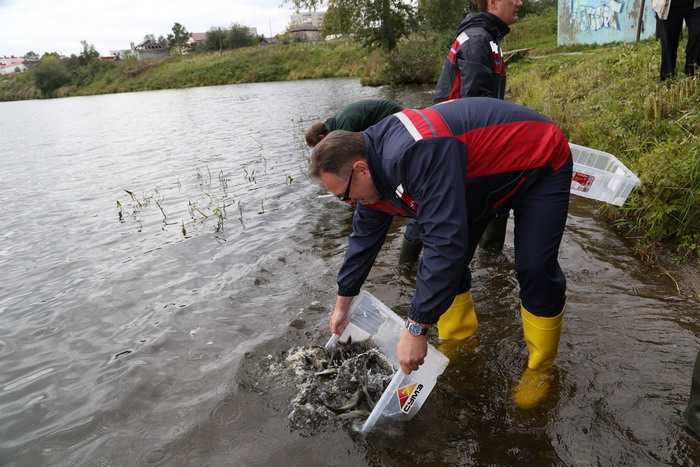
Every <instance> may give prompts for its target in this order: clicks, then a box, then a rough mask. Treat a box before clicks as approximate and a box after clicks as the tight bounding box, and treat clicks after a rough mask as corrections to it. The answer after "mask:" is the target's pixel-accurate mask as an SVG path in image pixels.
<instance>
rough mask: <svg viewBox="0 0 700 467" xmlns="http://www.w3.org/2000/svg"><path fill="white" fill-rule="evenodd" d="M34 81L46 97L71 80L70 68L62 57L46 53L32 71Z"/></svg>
mask: <svg viewBox="0 0 700 467" xmlns="http://www.w3.org/2000/svg"><path fill="white" fill-rule="evenodd" d="M32 77H33V78H34V83H35V84H36V87H37V88H39V90H40V91H41V93H42V94H43V95H44V97H49V96H51V95H53V93H54V92H55V91H56V90H57V89H58V88H60V87H61V86H63V85H65V84H68V83H69V82H70V73H69V72H68V68H67V67H66V65H65V64H64V63H63V62H62V61H61V59H60V58H58V57H56V56H55V55H51V54H44V58H42V59H41V63H39V65H38V66H37V67H36V68H34V71H33V72H32Z"/></svg>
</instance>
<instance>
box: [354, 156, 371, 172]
mask: <svg viewBox="0 0 700 467" xmlns="http://www.w3.org/2000/svg"><path fill="white" fill-rule="evenodd" d="M353 167H354V168H356V169H360V171H361V172H363V173H369V164H368V163H367V161H366V160H364V159H359V160H356V161H355V163H354V164H353Z"/></svg>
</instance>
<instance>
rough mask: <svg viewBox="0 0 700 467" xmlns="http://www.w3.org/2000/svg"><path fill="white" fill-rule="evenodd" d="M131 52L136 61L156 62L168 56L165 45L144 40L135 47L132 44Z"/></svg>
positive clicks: (168, 52) (168, 51) (167, 49)
mask: <svg viewBox="0 0 700 467" xmlns="http://www.w3.org/2000/svg"><path fill="white" fill-rule="evenodd" d="M131 51H132V53H133V55H134V56H135V57H136V59H137V60H158V59H160V58H167V57H168V56H169V55H170V50H169V48H168V45H167V44H163V43H158V42H157V41H152V40H145V41H143V42H141V43H140V44H139V45H136V46H135V45H134V43H133V42H132V43H131Z"/></svg>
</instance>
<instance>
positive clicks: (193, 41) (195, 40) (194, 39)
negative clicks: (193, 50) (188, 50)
mask: <svg viewBox="0 0 700 467" xmlns="http://www.w3.org/2000/svg"><path fill="white" fill-rule="evenodd" d="M206 41H207V33H206V32H193V33H192V34H190V38H189V39H187V46H188V47H195V46H196V45H199V44H203V43H205V42H206Z"/></svg>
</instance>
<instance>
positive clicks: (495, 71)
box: [433, 12, 510, 102]
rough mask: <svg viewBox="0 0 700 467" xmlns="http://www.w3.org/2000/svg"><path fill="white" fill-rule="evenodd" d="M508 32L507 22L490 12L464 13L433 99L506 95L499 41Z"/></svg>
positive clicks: (504, 65) (500, 97)
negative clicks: (465, 14)
mask: <svg viewBox="0 0 700 467" xmlns="http://www.w3.org/2000/svg"><path fill="white" fill-rule="evenodd" d="M509 31H510V29H509V28H508V25H507V24H506V23H504V22H503V20H501V19H500V18H499V17H498V16H496V15H493V14H491V13H487V12H483V13H477V14H469V15H467V16H465V17H464V19H463V20H462V23H461V24H460V25H459V28H458V29H457V37H456V39H455V40H454V42H453V43H452V46H451V47H450V50H449V52H448V53H447V58H446V59H445V63H444V64H443V66H442V72H441V73H440V78H439V79H438V83H437V87H436V88H435V93H434V95H433V102H442V101H445V100H448V99H458V98H460V97H495V98H498V99H503V98H505V94H506V63H505V62H504V61H503V56H502V55H503V53H502V51H501V40H502V39H503V37H504V36H505V35H506V34H508V32H509Z"/></svg>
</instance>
